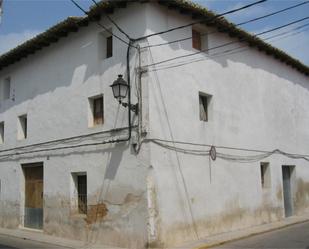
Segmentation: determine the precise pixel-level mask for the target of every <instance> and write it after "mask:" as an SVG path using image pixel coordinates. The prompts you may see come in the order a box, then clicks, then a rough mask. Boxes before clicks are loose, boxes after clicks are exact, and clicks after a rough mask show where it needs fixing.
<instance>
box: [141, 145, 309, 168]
mask: <svg viewBox="0 0 309 249" xmlns="http://www.w3.org/2000/svg"><path fill="white" fill-rule="evenodd" d="M144 141H145V142H153V143H155V144H157V145H159V146H161V147H164V148H167V149H170V150H175V151H177V152H181V153H184V154H194V155H199V156H207V155H209V150H207V149H187V148H183V147H179V146H175V145H169V144H168V143H171V144H182V145H190V146H199V147H207V148H210V147H212V146H215V145H209V144H201V143H192V142H183V141H174V140H173V141H171V140H165V139H145V140H144ZM215 148H218V149H228V150H237V151H245V152H256V153H259V154H258V155H230V154H226V153H218V152H217V157H219V158H221V159H225V160H229V161H238V162H243V163H245V162H255V161H260V160H262V159H265V158H267V157H269V156H271V155H274V154H281V155H284V156H286V157H289V158H292V159H303V160H306V161H309V155H301V154H293V153H288V152H284V151H282V150H280V149H274V150H271V151H267V150H253V149H244V148H236V147H228V146H215Z"/></svg>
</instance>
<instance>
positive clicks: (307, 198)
mask: <svg viewBox="0 0 309 249" xmlns="http://www.w3.org/2000/svg"><path fill="white" fill-rule="evenodd" d="M294 207H295V211H296V213H301V212H303V211H304V210H306V209H308V207H309V182H305V181H304V180H303V179H301V178H299V179H298V180H297V185H296V194H295V198H294Z"/></svg>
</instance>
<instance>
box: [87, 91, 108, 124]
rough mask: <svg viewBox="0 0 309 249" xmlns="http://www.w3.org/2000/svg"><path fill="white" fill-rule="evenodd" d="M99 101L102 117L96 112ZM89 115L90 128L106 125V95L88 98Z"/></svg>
mask: <svg viewBox="0 0 309 249" xmlns="http://www.w3.org/2000/svg"><path fill="white" fill-rule="evenodd" d="M97 101H101V107H100V108H101V115H99V113H100V112H99V111H97V112H96V108H97ZM88 106H89V115H88V127H97V126H102V125H104V121H105V120H104V95H103V94H100V95H96V96H93V97H89V98H88Z"/></svg>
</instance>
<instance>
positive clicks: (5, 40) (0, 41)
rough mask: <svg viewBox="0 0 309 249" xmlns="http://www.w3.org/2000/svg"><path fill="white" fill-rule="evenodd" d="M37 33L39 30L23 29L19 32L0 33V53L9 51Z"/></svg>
mask: <svg viewBox="0 0 309 249" xmlns="http://www.w3.org/2000/svg"><path fill="white" fill-rule="evenodd" d="M39 33H40V31H37V30H24V31H23V32H21V33H9V34H0V54H3V53H5V52H7V51H9V50H10V49H12V48H14V47H16V46H18V45H20V44H21V43H23V42H24V41H26V40H29V39H30V38H32V37H34V36H36V35H37V34H39Z"/></svg>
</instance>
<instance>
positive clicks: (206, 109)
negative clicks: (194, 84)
mask: <svg viewBox="0 0 309 249" xmlns="http://www.w3.org/2000/svg"><path fill="white" fill-rule="evenodd" d="M198 98H199V100H198V101H199V102H198V103H199V118H200V121H203V122H206V123H207V122H209V120H210V105H211V101H212V95H210V94H206V93H203V92H199V95H198ZM202 111H203V113H202ZM203 116H204V117H203Z"/></svg>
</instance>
